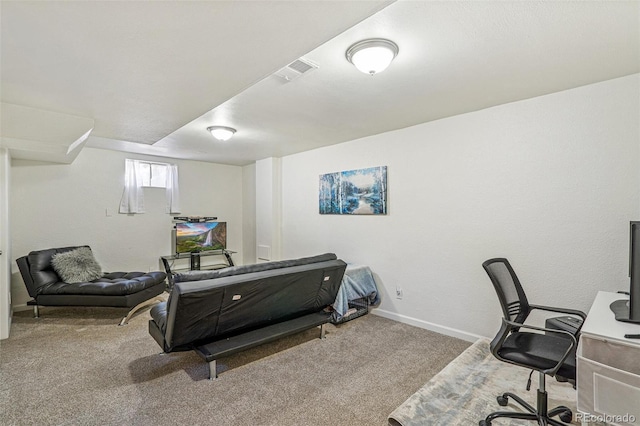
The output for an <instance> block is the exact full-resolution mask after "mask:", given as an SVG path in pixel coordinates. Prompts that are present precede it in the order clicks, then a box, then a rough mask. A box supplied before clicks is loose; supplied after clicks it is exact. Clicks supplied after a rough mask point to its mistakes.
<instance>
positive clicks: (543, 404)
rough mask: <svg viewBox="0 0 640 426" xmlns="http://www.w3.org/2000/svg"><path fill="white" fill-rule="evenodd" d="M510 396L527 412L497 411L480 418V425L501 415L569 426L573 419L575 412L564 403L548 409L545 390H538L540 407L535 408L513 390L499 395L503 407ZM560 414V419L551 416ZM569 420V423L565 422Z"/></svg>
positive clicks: (483, 425) (499, 401)
mask: <svg viewBox="0 0 640 426" xmlns="http://www.w3.org/2000/svg"><path fill="white" fill-rule="evenodd" d="M509 398H511V399H513V400H514V401H515V402H517V403H518V404H520V405H521V406H522V407H523V408H524V409H525V410H527V412H524V413H522V412H520V413H519V412H516V411H496V412H494V413H491V414H489V415H488V416H487V417H486V418H485V419H484V420H480V422H479V423H478V424H479V426H491V421H492V420H494V419H497V418H499V417H505V418H510V419H520V420H531V421H535V422H537V423H538V424H539V425H542V426H545V425H552V426H567V423H569V422H571V420H572V419H573V413H572V412H571V409H570V408H568V407H565V406H563V405H561V406H559V407H556V408H554V409H552V410H549V411H547V393H546V392H545V391H540V390H538V408H537V409H536V408H534V407H533V406H531V405H530V404H528V403H527V402H526V401H524V400H523V399H522V398H520V397H519V396H518V395H515V394H513V393H511V392H506V393H503V394H502V395H500V396H498V397H497V398H496V399H497V401H498V404H499V405H500V406H502V407H504V406H506V405H507V404H508V403H509ZM554 416H559V417H560V420H562V421H558V420H555V419H552V418H551V417H554ZM563 422H567V423H563Z"/></svg>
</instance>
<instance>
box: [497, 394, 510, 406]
mask: <svg viewBox="0 0 640 426" xmlns="http://www.w3.org/2000/svg"><path fill="white" fill-rule="evenodd" d="M496 400H497V401H498V405H499V406H501V407H506V406H507V404H508V403H509V397H508V396H505V395H500V396H499V397H497V398H496Z"/></svg>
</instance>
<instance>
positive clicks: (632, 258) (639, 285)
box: [610, 221, 640, 324]
mask: <svg viewBox="0 0 640 426" xmlns="http://www.w3.org/2000/svg"><path fill="white" fill-rule="evenodd" d="M629 278H630V285H629V300H626V299H623V300H616V301H615V302H613V303H612V304H611V306H610V307H611V310H612V311H613V313H614V314H615V316H616V320H618V321H623V322H633V323H637V324H640V221H633V222H631V224H630V236H629Z"/></svg>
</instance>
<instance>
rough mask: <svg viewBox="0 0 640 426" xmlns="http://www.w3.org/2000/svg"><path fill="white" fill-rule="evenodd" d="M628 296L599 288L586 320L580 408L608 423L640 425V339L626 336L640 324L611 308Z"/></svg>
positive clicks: (580, 347)
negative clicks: (619, 318) (621, 319)
mask: <svg viewBox="0 0 640 426" xmlns="http://www.w3.org/2000/svg"><path fill="white" fill-rule="evenodd" d="M625 298H627V299H628V298H629V296H625V295H623V294H618V293H608V292H604V291H601V292H598V295H597V296H596V298H595V300H594V302H593V305H592V306H591V310H590V311H589V314H588V315H587V319H586V321H585V322H584V325H583V327H582V331H581V335H580V343H579V345H578V353H577V362H578V365H577V368H578V370H577V374H578V386H577V391H578V411H579V412H580V413H581V414H580V415H581V416H584V414H585V413H588V414H590V415H592V416H596V417H600V418H599V419H597V420H600V421H602V420H605V421H606V424H611V425H640V340H639V339H627V338H625V337H624V335H625V334H640V324H630V323H624V322H619V321H616V320H615V318H614V315H613V312H611V309H609V305H610V304H611V303H612V302H614V301H616V300H619V299H625ZM625 415H626V417H620V416H625ZM616 416H618V417H616ZM582 420H584V417H583V419H582ZM591 420H596V419H591ZM585 423H587V424H588V423H590V422H589V421H587V422H585ZM591 423H593V421H591Z"/></svg>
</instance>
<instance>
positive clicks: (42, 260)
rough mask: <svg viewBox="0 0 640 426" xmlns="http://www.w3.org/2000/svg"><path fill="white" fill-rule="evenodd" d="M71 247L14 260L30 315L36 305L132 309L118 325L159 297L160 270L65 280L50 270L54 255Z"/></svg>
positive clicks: (162, 279)
mask: <svg viewBox="0 0 640 426" xmlns="http://www.w3.org/2000/svg"><path fill="white" fill-rule="evenodd" d="M80 247H87V248H89V246H74V247H62V248H52V249H46V250H38V251H32V252H30V253H29V254H28V255H26V256H22V257H20V258H18V259H16V263H17V264H18V268H19V269H20V274H21V275H22V279H23V281H24V284H25V286H26V287H27V291H28V292H29V296H31V297H32V298H33V300H30V301H29V302H27V304H28V305H33V311H34V316H35V317H36V318H37V317H38V316H39V312H38V306H104V307H107V306H108V307H122V308H132V309H131V310H130V311H129V313H128V314H127V316H126V317H125V318H123V319H122V321H121V322H120V325H124V324H126V323H127V322H128V321H129V319H130V318H131V316H132V315H133V314H134V313H135V312H136V311H138V310H139V309H141V308H143V307H145V306H148V305H150V304H152V303H156V302H160V301H162V300H163V299H162V298H160V297H158V296H159V295H160V294H162V293H163V292H164V291H165V288H166V284H165V278H166V274H165V273H164V272H160V271H155V272H146V273H145V272H109V273H106V274H104V275H103V276H102V277H101V278H98V279H96V280H92V281H90V282H79V283H67V282H64V281H63V280H62V279H61V278H60V276H59V275H58V274H57V273H56V271H55V270H54V269H53V265H52V263H51V261H52V258H53V256H54V255H55V254H58V253H65V252H69V251H72V250H76V249H78V248H80Z"/></svg>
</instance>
